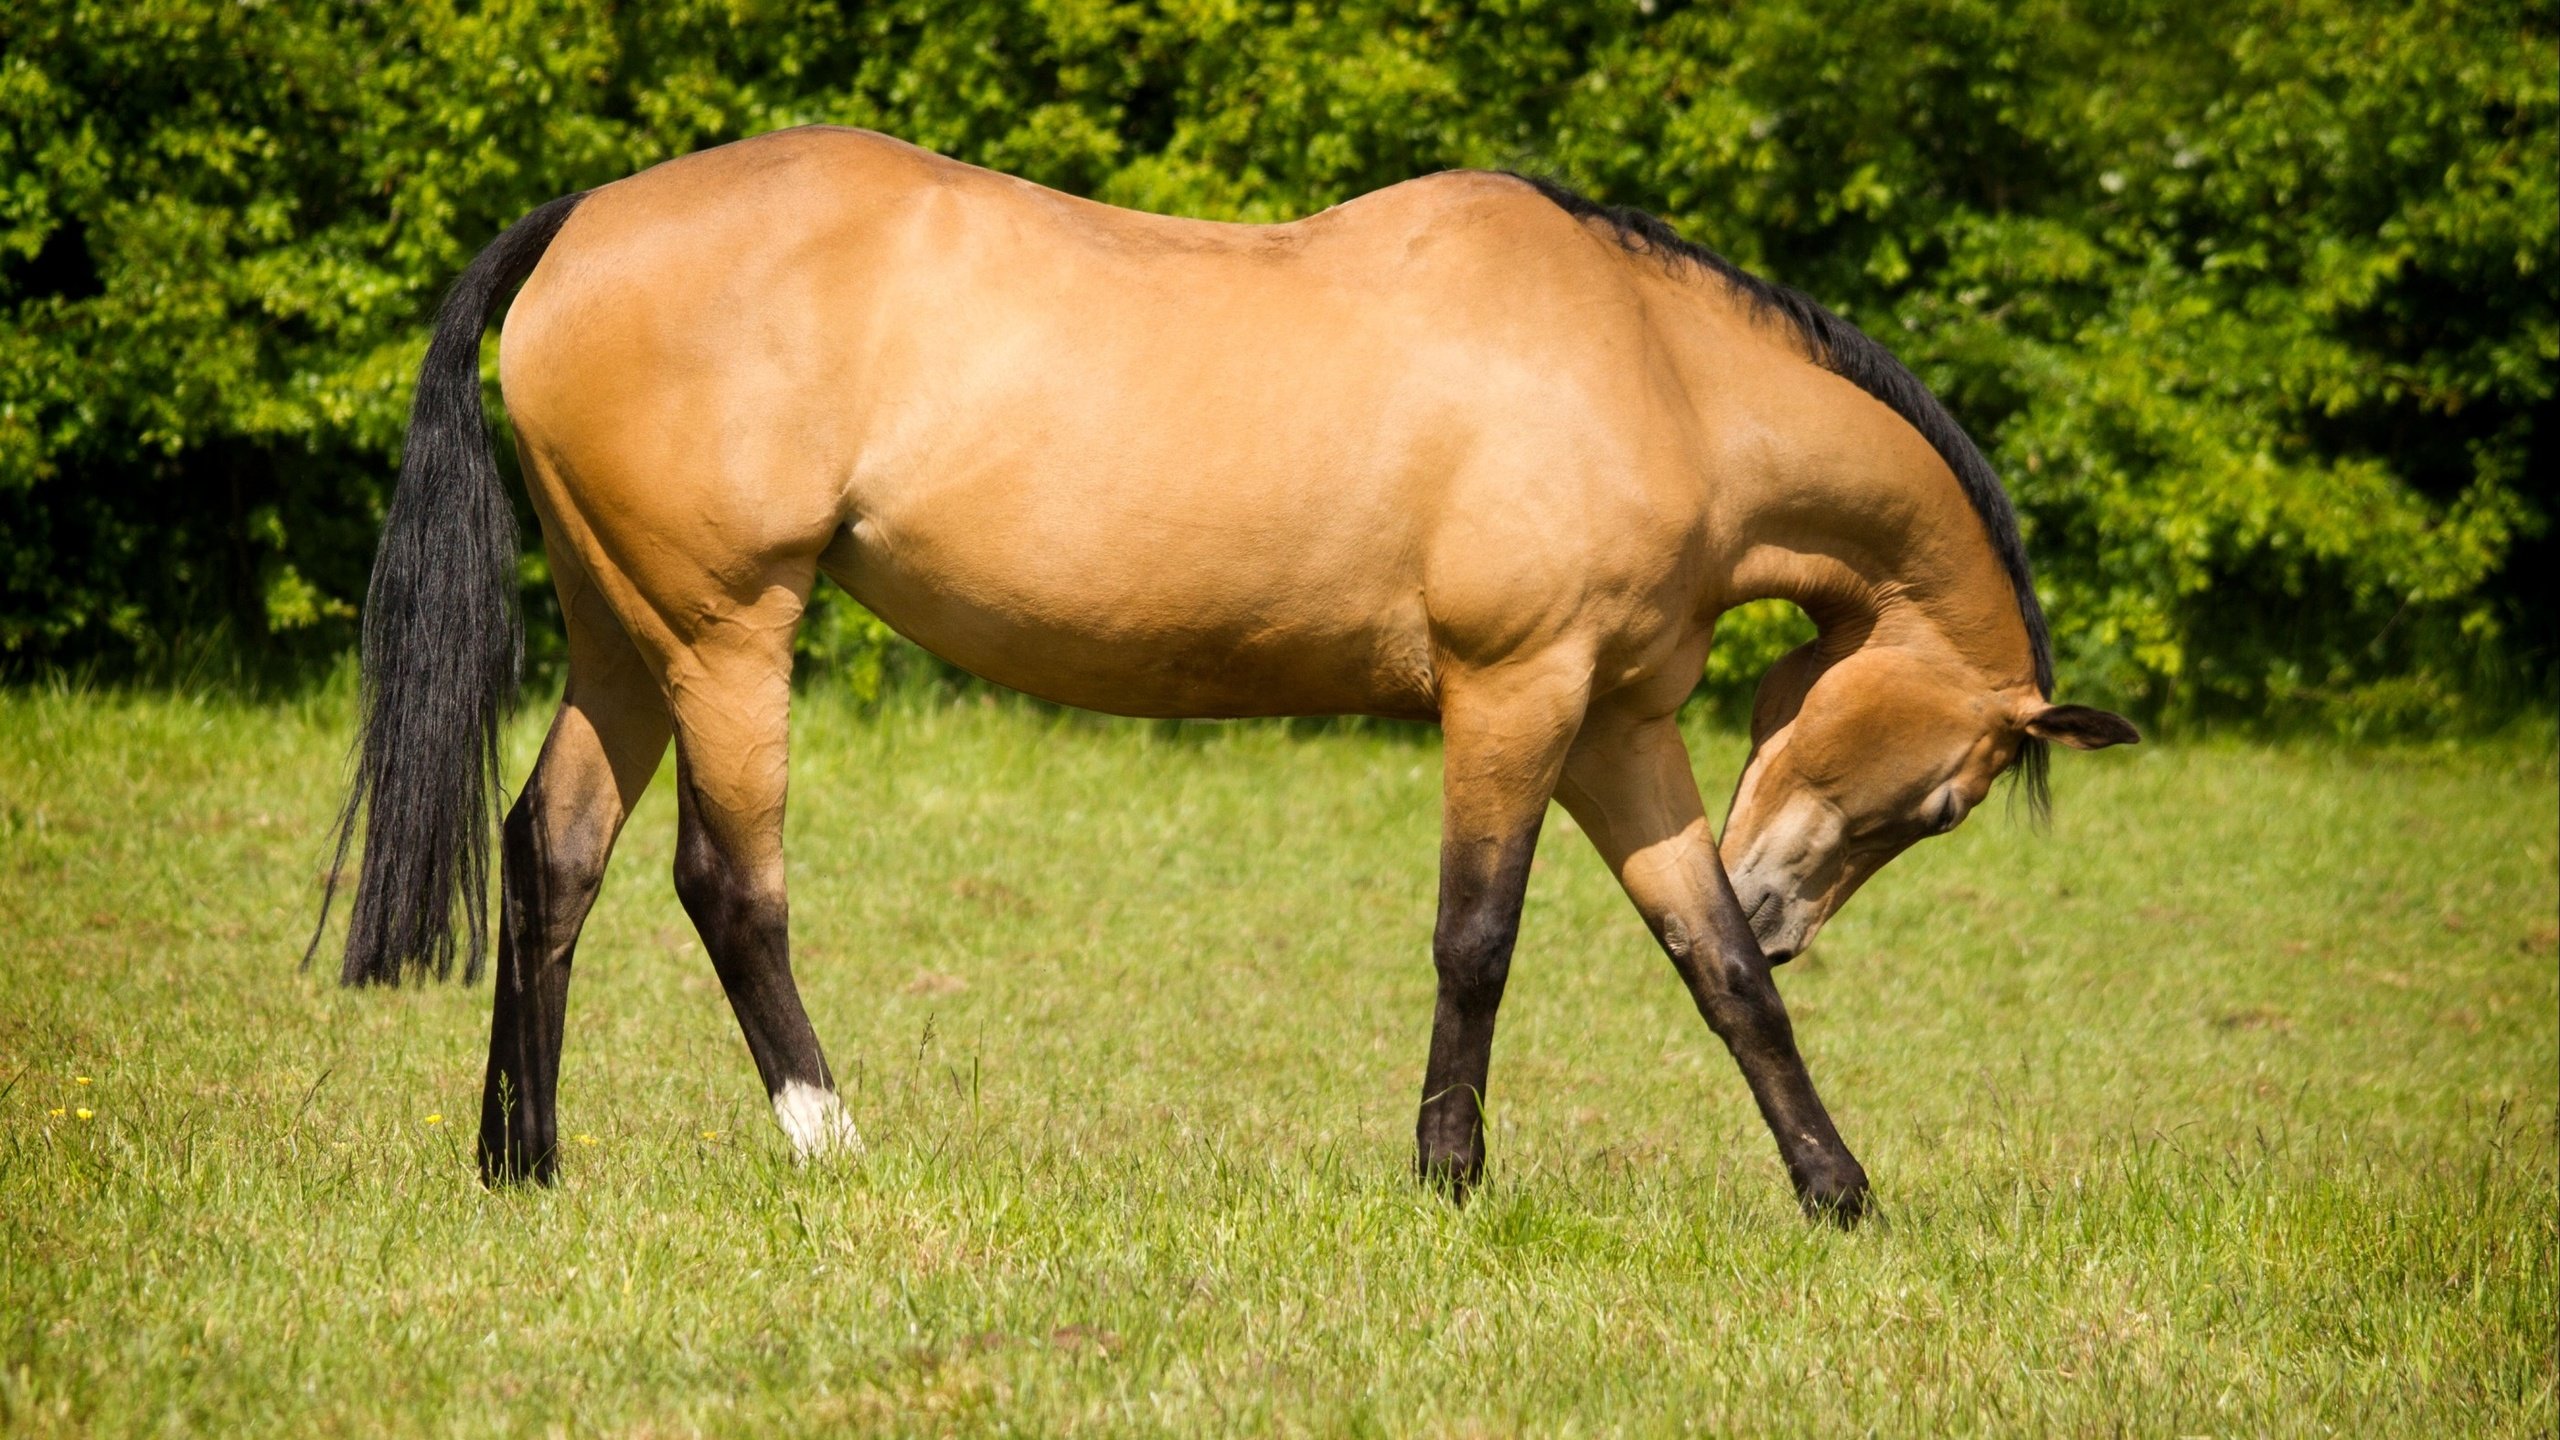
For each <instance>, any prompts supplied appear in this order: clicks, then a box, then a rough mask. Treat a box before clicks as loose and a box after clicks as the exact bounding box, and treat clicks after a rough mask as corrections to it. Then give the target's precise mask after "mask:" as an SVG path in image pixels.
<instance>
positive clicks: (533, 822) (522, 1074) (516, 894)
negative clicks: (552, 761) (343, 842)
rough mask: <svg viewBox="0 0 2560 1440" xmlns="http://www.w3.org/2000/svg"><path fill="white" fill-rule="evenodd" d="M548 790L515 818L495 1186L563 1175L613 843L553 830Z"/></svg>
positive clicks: (484, 1108) (506, 867)
mask: <svg viewBox="0 0 2560 1440" xmlns="http://www.w3.org/2000/svg"><path fill="white" fill-rule="evenodd" d="M541 795H542V789H541V784H540V777H539V776H537V777H536V779H535V782H534V783H533V784H532V785H529V786H528V787H527V789H526V792H525V794H524V796H523V797H522V798H520V799H519V800H518V801H517V802H516V806H515V809H514V810H513V811H512V812H510V813H509V815H508V816H507V824H506V831H505V845H504V850H503V855H504V859H503V861H502V875H503V880H502V884H503V888H504V898H503V900H502V903H501V909H500V915H501V917H502V918H501V925H502V928H501V930H500V933H499V937H498V969H497V975H496V977H495V980H494V982H493V986H494V988H495V990H496V992H497V994H496V1000H495V1003H494V1005H493V1007H492V1009H491V1013H490V1022H489V1069H488V1081H487V1084H486V1086H485V1088H484V1089H483V1091H482V1093H481V1100H480V1146H479V1149H480V1175H481V1178H482V1179H483V1180H484V1181H487V1182H489V1183H491V1184H502V1183H507V1182H511V1181H518V1180H527V1179H530V1180H534V1181H537V1182H540V1183H543V1184H549V1183H550V1182H551V1180H552V1178H553V1176H554V1174H555V1173H556V1172H557V1169H558V1164H559V1119H558V1114H559V1112H558V1108H557V1102H558V1096H559V1086H560V1046H561V1040H562V1028H563V1024H564V1022H565V1020H566V1018H567V1012H568V1002H569V967H570V961H571V958H572V956H573V954H574V953H575V951H576V949H577V936H578V928H579V926H580V924H581V923H582V922H584V920H585V918H586V912H587V907H588V905H589V904H590V903H592V902H593V901H594V899H595V891H596V884H597V881H598V880H599V879H601V875H602V869H603V864H602V858H601V857H602V855H603V853H604V849H605V846H606V844H608V843H609V841H603V840H602V838H601V837H587V836H580V835H575V834H571V835H567V836H547V835H546V827H545V825H544V823H543V822H544V818H545V817H544V814H543V803H542V799H541ZM591 842H601V843H591Z"/></svg>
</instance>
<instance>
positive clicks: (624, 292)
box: [505, 131, 1660, 713]
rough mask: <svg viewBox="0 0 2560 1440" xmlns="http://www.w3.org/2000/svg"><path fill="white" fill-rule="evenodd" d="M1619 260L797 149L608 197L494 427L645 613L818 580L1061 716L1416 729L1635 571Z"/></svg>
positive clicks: (525, 338) (551, 276)
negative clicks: (649, 605) (1254, 715)
mask: <svg viewBox="0 0 2560 1440" xmlns="http://www.w3.org/2000/svg"><path fill="white" fill-rule="evenodd" d="M1617 258H1618V257H1615V256H1614V255H1611V254H1608V253H1607V252H1605V251H1603V250H1602V248H1601V247H1599V246H1597V245H1595V244H1593V243H1592V241H1591V238H1590V237H1589V236H1588V235H1587V234H1585V233H1584V232H1583V231H1582V230H1581V228H1580V227H1579V226H1578V225H1576V224H1575V222H1573V221H1572V220H1571V219H1570V217H1567V216H1565V215H1563V214H1562V213H1561V212H1560V211H1558V210H1556V209H1555V207H1553V206H1552V205H1550V204H1548V203H1547V202H1546V201H1545V200H1544V199H1543V198H1542V197H1540V196H1538V195H1537V194H1536V192H1534V191H1533V190H1531V189H1529V188H1528V187H1526V186H1524V185H1521V184H1519V183H1518V182H1517V181H1513V180H1510V179H1507V178H1505V177H1499V176H1492V175H1482V174H1453V175H1445V176H1435V177H1430V178H1427V179H1424V180H1419V181H1413V182H1408V183H1406V184H1404V185H1399V186H1395V187H1392V188H1390V189H1388V190H1384V191H1380V192H1377V193H1375V194H1372V195H1368V196H1364V197H1361V198H1360V199H1357V200H1354V201H1351V202H1347V203H1346V204H1343V205H1340V206H1336V207H1334V208H1333V209H1331V210H1328V211H1325V212H1323V213H1322V214H1319V215H1315V216H1311V217H1309V218H1307V219H1305V220H1301V221H1296V222H1292V223H1290V224H1286V225H1272V226H1253V225H1224V224H1215V223H1210V222H1202V221H1193V220H1182V219H1174V218H1170V217H1163V216H1154V215H1145V214H1140V213H1137V212H1132V211H1125V210H1118V209H1114V208H1112V207H1108V206H1104V205H1098V204H1094V203H1092V202H1088V201H1083V200H1078V199H1075V198H1073V197H1069V196H1065V195H1061V194H1058V193H1056V192H1053V191H1049V190H1045V189H1043V188H1041V187H1039V186H1036V185H1031V184H1029V183H1027V182H1024V181H1020V180H1016V179H1012V178H1010V177H1006V176H1002V175H997V174H994V173H992V172H988V171H984V170H979V169H976V168H974V167H970V166H966V165H961V164H959V163H957V162H954V161H950V160H947V159H943V158H942V157H939V156H935V155H932V154H930V153H929V152H925V151H922V150H917V149H915V148H913V147H910V146H906V145H903V144H900V143H898V142H895V141H891V140H887V139H885V138H883V137H878V136H873V135H868V134H865V133H863V132H857V131H795V132H786V133H784V134H781V135H776V136H770V137H766V138H764V139H761V140H758V141H752V142H746V143H742V144H739V145H734V146H729V147H724V148H723V149H720V150H716V151H709V152H705V153H703V154H701V155H698V156H693V157H688V158H687V159H685V160H681V161H677V162H673V163H670V164H668V165H664V166H660V167H658V168H657V169H655V170H651V171H648V172H645V173H643V174H642V175H639V176H636V177H634V178H632V179H631V180H628V181H625V182H622V183H620V184H617V185H614V186H610V187H607V188H606V189H604V190H601V191H599V192H597V193H596V194H595V195H594V196H593V197H591V198H590V199H589V200H588V201H587V202H586V204H585V205H584V206H582V207H581V209H580V210H579V212H578V213H577V214H576V215H575V216H573V217H572V219H571V221H570V223H569V225H568V226H567V227H566V228H564V230H563V231H562V234H561V236H560V239H559V240H558V242H556V244H555V247H554V251H553V253H552V255H551V256H550V257H548V258H546V260H545V261H544V263H543V266H542V268H541V269H540V270H539V271H537V273H536V275H535V276H534V278H533V280H532V281H531V282H530V283H529V284H528V285H527V287H526V290H525V292H524V294H523V296H522V297H521V298H520V299H519V301H518V304H517V307H516V312H515V314H514V315H512V316H511V317H510V320H509V324H508V330H507V335H506V342H505V343H506V352H505V353H506V361H505V364H506V379H507V387H508V400H509V404H510V407H511V410H513V412H514V413H515V415H516V416H517V419H518V422H519V426H520V429H521V431H522V432H523V433H524V434H525V435H526V437H527V444H528V447H529V449H530V450H532V451H533V452H534V453H535V454H536V456H537V459H538V461H539V462H541V463H539V464H538V465H537V467H536V468H537V469H540V470H544V471H546V472H547V473H546V474H545V476H544V478H543V480H542V481H541V482H540V483H538V485H537V491H538V495H539V498H541V499H542V500H543V502H544V503H545V505H546V508H550V507H561V506H565V507H569V508H574V509H575V510H577V511H578V512H579V514H580V516H581V517H583V518H585V519H587V520H589V521H590V522H592V521H593V520H594V519H595V517H596V516H597V515H599V514H601V515H602V516H603V517H604V519H603V522H602V523H603V524H604V525H605V526H606V527H607V528H611V527H614V526H620V527H622V528H623V529H625V530H629V531H632V532H634V533H635V534H642V535H645V536H648V537H652V538H650V539H649V541H648V543H646V544H641V545H634V544H627V543H626V544H621V545H614V544H611V543H609V542H610V539H611V537H605V539H604V540H603V541H600V542H599V543H600V544H601V545H602V547H603V548H606V549H610V550H613V551H614V552H616V559H617V560H624V559H626V558H627V557H634V556H636V560H633V561H631V563H636V564H638V565H640V566H641V567H643V568H648V567H650V566H652V565H655V566H656V568H657V569H658V570H659V571H661V572H663V573H661V574H659V575H657V576H654V577H651V576H642V577H639V583H641V585H642V586H643V588H650V587H656V588H661V589H663V588H668V587H682V586H685V585H688V584H689V585H692V586H693V587H695V588H697V589H699V588H703V587H705V586H709V587H712V588H714V589H717V590H721V591H725V592H726V593H728V594H730V595H733V596H735V597H737V598H740V599H749V598H752V597H753V595H755V594H756V593H759V592H760V591H762V590H763V589H765V588H768V587H769V586H770V585H771V584H772V583H774V579H773V577H774V576H775V575H776V574H777V573H778V572H779V571H780V570H782V569H785V568H787V567H789V566H791V565H793V564H805V563H806V562H807V561H808V560H809V559H810V558H811V557H814V556H818V555H820V554H821V553H823V554H824V557H825V563H826V565H827V567H828V569H829V570H830V572H831V573H833V574H835V575H836V576H837V577H838V578H839V579H840V580H842V581H843V582H844V583H845V584H846V585H847V586H848V588H850V589H852V590H853V592H854V593H855V594H856V595H857V596H859V597H860V598H862V599H863V600H864V601H865V602H866V603H867V604H869V605H871V606H872V608H873V609H875V610H876V611H878V612H879V613H880V614H881V615H883V616H884V618H887V619H888V620H890V622H891V623H892V624H894V625H897V626H898V627H899V628H901V629H902V630H905V631H907V632H908V633H909V634H911V635H913V636H915V637H916V638H917V639H919V640H921V641H922V642H924V643H925V644H927V645H928V646H930V647H931V648H934V649H936V650H937V651H940V652H941V653H943V654H945V655H946V656H948V657H949V658H951V659H953V660H955V661H957V662H958V663H961V664H963V665H967V666H969V667H971V668H973V669H977V670H979V671H980V672H981V673H986V674H989V675H991V676H993V677H994V678H997V679H999V680H1003V681H1005V682H1006V683H1009V684H1014V685H1017V686H1019V687H1021V688H1025V689H1029V690H1033V691H1035V692H1039V693H1044V694H1048V695H1051V696H1052V697H1053V698H1058V699H1062V700H1067V701H1070V702H1073V703H1078V704H1086V705H1094V706H1098V707H1101V708H1112V709H1123V710H1137V711H1144V712H1151V713H1234V712H1241V711H1249V710H1256V709H1263V710H1370V711H1383V712H1388V713H1428V711H1429V708H1430V704H1431V689H1432V683H1433V682H1432V669H1433V665H1434V663H1435V656H1436V655H1438V654H1440V653H1441V652H1444V651H1446V650H1448V649H1450V648H1451V647H1452V646H1453V645H1454V646H1457V647H1459V648H1462V649H1463V648H1467V647H1474V648H1478V649H1492V650H1501V649H1504V648H1506V647H1519V646H1529V645H1535V644H1538V643H1541V641H1542V635H1541V631H1542V629H1552V628H1553V627H1554V626H1555V625H1556V624H1559V623H1562V622H1561V621H1560V620H1559V619H1558V618H1557V614H1556V612H1557V611H1558V609H1559V607H1560V606H1563V605H1567V604H1569V603H1570V602H1571V601H1572V599H1573V597H1575V596H1577V595H1579V594H1581V593H1583V592H1585V591H1587V590H1589V589H1590V588H1591V587H1592V586H1593V585H1594V584H1595V583H1598V584H1603V585H1605V583H1606V581H1607V576H1606V574H1605V573H1603V572H1605V571H1606V570H1607V568H1608V565H1609V556H1608V554H1607V553H1606V552H1608V551H1610V550H1612V549H1616V548H1621V547H1623V545H1624V544H1625V543H1626V542H1627V541H1628V540H1631V539H1634V538H1636V537H1631V536H1627V535H1625V534H1624V533H1623V532H1622V527H1621V533H1619V534H1615V535H1607V536H1604V535H1603V534H1601V533H1600V532H1602V531H1603V530H1606V529H1609V528H1611V527H1613V526H1616V525H1617V524H1618V522H1619V521H1621V520H1622V519H1623V517H1620V516H1616V515H1613V514H1611V513H1609V512H1610V508H1611V500H1612V498H1613V496H1612V492H1611V491H1610V489H1609V487H1610V486H1611V485H1613V484H1616V485H1619V486H1620V487H1621V488H1623V481H1622V480H1613V479H1612V478H1610V477H1611V475H1612V472H1613V471H1616V472H1623V471H1625V470H1627V469H1629V468H1631V467H1635V466H1639V465H1641V464H1643V463H1645V460H1644V457H1643V456H1642V455H1641V453H1640V452H1641V450H1642V448H1643V443H1644V442H1643V438H1642V437H1643V436H1644V434H1645V433H1646V431H1647V427H1648V425H1649V424H1652V423H1653V422H1654V420H1655V417H1654V416H1653V415H1652V414H1651V411H1652V410H1653V409H1654V408H1656V407H1657V406H1658V403H1659V400H1660V397H1659V396H1658V395H1655V394H1651V393H1649V391H1648V387H1647V385H1646V384H1645V383H1644V379H1643V376H1642V372H1641V368H1640V367H1641V365H1642V360H1643V356H1642V342H1641V339H1640V331H1641V326H1642V324H1643V319H1644V316H1643V301H1642V296H1641V293H1640V288H1641V287H1640V286H1638V285H1637V284H1635V283H1634V282H1633V281H1632V280H1631V279H1630V276H1631V274H1632V273H1633V272H1632V271H1631V269H1630V267H1628V266H1626V265H1624V264H1620V263H1616V261H1617ZM543 491H548V493H547V494H542V493H540V492H543ZM571 528H575V527H571ZM669 536H682V537H684V539H683V543H682V544H674V543H671V542H670V541H668V540H667V539H666V537H669ZM688 569H689V570H691V571H692V572H693V573H692V574H691V575H690V576H688V575H686V574H685V573H683V572H685V571H687V570H688Z"/></svg>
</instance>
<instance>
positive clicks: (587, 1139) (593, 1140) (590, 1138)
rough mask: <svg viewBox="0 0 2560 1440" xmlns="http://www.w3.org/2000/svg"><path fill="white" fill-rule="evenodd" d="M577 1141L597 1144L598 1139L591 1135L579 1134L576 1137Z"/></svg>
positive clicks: (584, 1143) (583, 1143) (582, 1143)
mask: <svg viewBox="0 0 2560 1440" xmlns="http://www.w3.org/2000/svg"><path fill="white" fill-rule="evenodd" d="M578 1143H579V1144H581V1145H594V1144H597V1143H598V1141H597V1140H596V1137H594V1136H593V1135H581V1136H579V1137H578Z"/></svg>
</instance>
